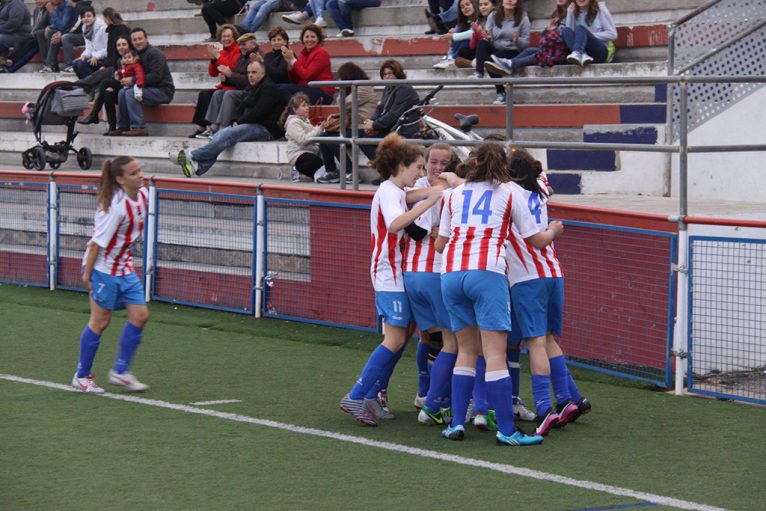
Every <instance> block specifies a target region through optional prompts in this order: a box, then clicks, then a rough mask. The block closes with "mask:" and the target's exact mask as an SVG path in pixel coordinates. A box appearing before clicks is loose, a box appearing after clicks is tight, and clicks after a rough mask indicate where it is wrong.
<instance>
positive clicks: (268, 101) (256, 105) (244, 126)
mask: <svg viewBox="0 0 766 511" xmlns="http://www.w3.org/2000/svg"><path fill="white" fill-rule="evenodd" d="M247 79H248V81H249V82H250V87H249V88H248V89H247V93H246V94H245V97H244V98H242V103H241V104H240V109H239V111H238V112H237V118H236V120H235V121H234V122H233V123H232V125H231V126H229V127H228V128H223V129H221V130H220V131H218V132H216V134H215V135H213V138H211V139H210V142H208V143H207V145H205V146H204V147H200V148H199V149H195V150H194V151H191V150H189V149H182V150H181V151H178V152H170V153H168V156H169V157H170V161H172V162H173V163H177V164H178V165H180V166H181V170H183V173H184V175H185V176H186V177H192V176H193V175H194V174H196V175H198V176H201V175H203V174H204V173H205V172H207V171H208V170H210V168H211V167H212V166H213V165H214V164H215V162H216V160H217V159H218V156H219V155H220V154H221V153H222V152H223V151H224V150H226V149H227V148H229V147H231V146H233V145H235V144H237V143H238V142H247V141H253V140H261V141H269V140H275V139H277V138H280V137H282V136H283V135H284V131H282V128H280V127H279V118H280V116H281V115H282V111H283V110H284V108H285V103H286V101H285V100H284V98H283V95H282V93H281V91H280V90H279V89H278V88H277V86H276V85H274V82H272V81H271V78H269V77H268V76H266V68H265V67H264V65H263V63H262V62H257V61H255V62H251V63H250V64H248V66H247Z"/></svg>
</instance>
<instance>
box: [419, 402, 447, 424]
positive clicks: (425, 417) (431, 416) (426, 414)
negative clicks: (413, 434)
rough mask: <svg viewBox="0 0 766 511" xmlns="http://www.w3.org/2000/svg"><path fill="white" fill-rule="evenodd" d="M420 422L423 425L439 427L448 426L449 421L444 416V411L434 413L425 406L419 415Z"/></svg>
mask: <svg viewBox="0 0 766 511" xmlns="http://www.w3.org/2000/svg"><path fill="white" fill-rule="evenodd" d="M418 422H419V423H421V424H426V425H430V424H435V425H437V426H446V425H447V424H449V421H448V420H447V419H446V418H445V417H444V415H442V411H441V410H439V411H438V412H432V411H431V410H430V409H429V408H428V406H426V405H423V408H421V409H420V412H419V413H418Z"/></svg>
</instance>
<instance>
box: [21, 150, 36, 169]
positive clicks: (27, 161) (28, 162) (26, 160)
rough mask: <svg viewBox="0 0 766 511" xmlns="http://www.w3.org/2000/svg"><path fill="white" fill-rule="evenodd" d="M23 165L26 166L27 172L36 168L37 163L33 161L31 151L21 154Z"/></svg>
mask: <svg viewBox="0 0 766 511" xmlns="http://www.w3.org/2000/svg"><path fill="white" fill-rule="evenodd" d="M21 164H22V165H24V168H25V169H27V170H32V169H33V168H35V162H34V161H33V160H32V152H31V151H30V150H29V149H27V150H26V151H24V152H23V153H21Z"/></svg>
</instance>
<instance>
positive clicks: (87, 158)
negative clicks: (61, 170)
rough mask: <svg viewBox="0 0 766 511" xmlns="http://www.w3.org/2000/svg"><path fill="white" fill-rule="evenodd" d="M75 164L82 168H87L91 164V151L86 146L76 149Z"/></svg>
mask: <svg viewBox="0 0 766 511" xmlns="http://www.w3.org/2000/svg"><path fill="white" fill-rule="evenodd" d="M77 164H78V165H79V166H80V168H81V169H82V170H88V169H89V168H90V166H91V165H93V153H91V152H90V149H88V148H87V147H81V148H80V150H79V151H77Z"/></svg>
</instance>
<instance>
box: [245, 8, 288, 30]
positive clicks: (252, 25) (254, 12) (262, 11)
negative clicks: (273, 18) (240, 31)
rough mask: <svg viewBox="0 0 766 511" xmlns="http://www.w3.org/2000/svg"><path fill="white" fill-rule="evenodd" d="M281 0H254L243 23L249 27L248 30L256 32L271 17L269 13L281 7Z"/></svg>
mask: <svg viewBox="0 0 766 511" xmlns="http://www.w3.org/2000/svg"><path fill="white" fill-rule="evenodd" d="M279 4H280V0H254V1H253V2H252V3H251V4H250V8H249V9H248V11H247V14H246V15H245V21H244V22H243V23H242V24H243V25H244V26H246V27H247V31H248V32H251V33H253V34H254V33H255V32H256V31H257V30H258V29H259V28H261V25H263V24H264V23H265V22H266V21H268V19H269V15H270V14H271V13H272V12H274V11H276V10H277V9H279Z"/></svg>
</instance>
